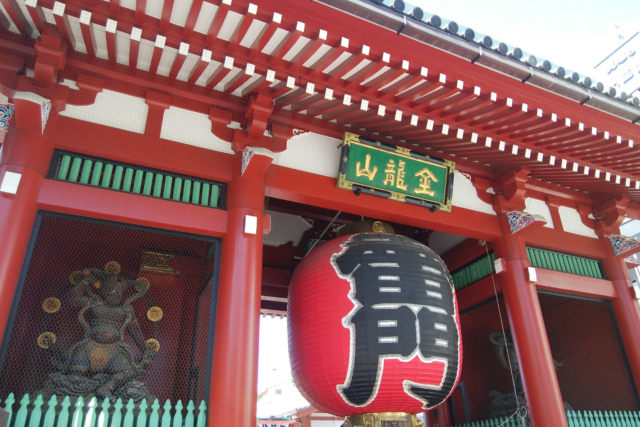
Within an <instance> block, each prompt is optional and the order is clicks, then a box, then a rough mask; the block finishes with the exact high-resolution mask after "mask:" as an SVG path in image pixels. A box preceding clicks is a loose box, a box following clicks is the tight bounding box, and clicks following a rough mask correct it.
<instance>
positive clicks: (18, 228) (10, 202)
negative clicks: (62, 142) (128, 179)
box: [0, 100, 56, 341]
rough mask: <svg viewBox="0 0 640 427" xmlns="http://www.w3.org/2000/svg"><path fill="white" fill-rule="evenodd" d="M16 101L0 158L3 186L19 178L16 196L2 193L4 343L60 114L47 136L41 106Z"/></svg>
mask: <svg viewBox="0 0 640 427" xmlns="http://www.w3.org/2000/svg"><path fill="white" fill-rule="evenodd" d="M14 102H15V107H16V112H15V119H14V122H13V123H12V124H11V128H10V130H9V133H8V135H7V137H6V138H5V141H4V144H3V145H2V158H1V159H0V183H5V182H8V180H10V179H12V178H13V179H17V178H18V177H19V181H18V186H17V189H16V190H15V194H13V191H12V190H11V191H6V190H7V188H6V187H5V191H4V192H0V236H2V237H1V238H0V241H1V245H2V249H1V250H0V341H1V340H2V338H3V336H4V334H5V329H6V326H7V321H8V319H9V313H10V311H11V305H12V303H13V298H14V296H15V292H16V287H17V285H18V280H19V278H20V272H21V270H22V266H23V264H24V257H25V254H26V252H27V247H28V245H29V238H30V236H31V232H32V231H33V225H34V223H35V219H36V215H37V213H38V194H39V192H40V186H41V184H42V181H43V179H44V178H45V176H46V175H47V172H48V170H49V164H50V163H51V157H52V154H53V143H52V142H51V135H52V134H53V132H54V122H55V119H56V117H55V116H56V113H55V112H54V111H51V117H50V118H49V121H48V124H47V126H46V128H45V131H44V133H43V129H42V120H41V111H40V104H37V103H35V102H31V101H24V100H15V101H14ZM12 174H16V175H12ZM0 185H2V184H0ZM5 185H6V184H5ZM8 338H9V335H8V334H7V339H8Z"/></svg>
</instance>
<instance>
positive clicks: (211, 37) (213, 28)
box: [205, 0, 231, 45]
mask: <svg viewBox="0 0 640 427" xmlns="http://www.w3.org/2000/svg"><path fill="white" fill-rule="evenodd" d="M230 7H231V0H222V1H221V2H220V4H219V5H218V10H217V12H216V16H215V17H214V18H213V21H211V25H210V26H209V31H207V38H206V39H205V44H207V45H211V44H213V42H214V41H215V40H216V39H217V38H218V33H219V32H220V28H222V24H223V23H224V20H225V19H227V14H228V13H229V9H230Z"/></svg>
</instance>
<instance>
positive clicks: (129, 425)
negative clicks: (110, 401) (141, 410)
mask: <svg viewBox="0 0 640 427" xmlns="http://www.w3.org/2000/svg"><path fill="white" fill-rule="evenodd" d="M135 407H136V405H135V403H133V399H129V401H128V402H127V411H126V412H125V414H124V420H123V426H124V427H133V410H134V409H135Z"/></svg>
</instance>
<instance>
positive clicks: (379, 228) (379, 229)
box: [371, 221, 384, 233]
mask: <svg viewBox="0 0 640 427" xmlns="http://www.w3.org/2000/svg"><path fill="white" fill-rule="evenodd" d="M371 231H373V232H374V233H384V224H383V223H381V222H380V221H376V222H374V223H373V224H371Z"/></svg>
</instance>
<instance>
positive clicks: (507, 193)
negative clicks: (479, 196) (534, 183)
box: [492, 169, 529, 214]
mask: <svg viewBox="0 0 640 427" xmlns="http://www.w3.org/2000/svg"><path fill="white" fill-rule="evenodd" d="M528 180H529V171H528V170H526V169H518V170H511V171H509V172H507V173H506V174H505V175H503V176H502V177H501V178H500V179H498V180H497V181H496V183H495V184H494V185H493V188H494V190H495V191H496V193H497V194H496V195H495V196H494V197H493V198H492V204H493V209H494V210H495V211H496V212H497V213H499V214H500V213H503V214H506V213H509V212H511V211H524V209H525V203H524V197H525V194H526V192H527V190H526V188H525V184H526V183H527V181H528Z"/></svg>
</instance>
